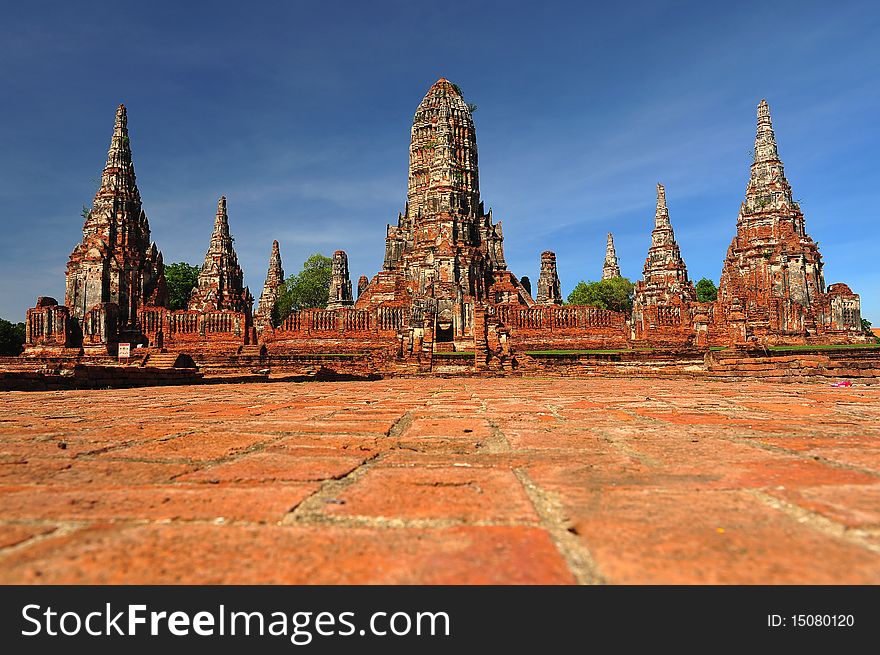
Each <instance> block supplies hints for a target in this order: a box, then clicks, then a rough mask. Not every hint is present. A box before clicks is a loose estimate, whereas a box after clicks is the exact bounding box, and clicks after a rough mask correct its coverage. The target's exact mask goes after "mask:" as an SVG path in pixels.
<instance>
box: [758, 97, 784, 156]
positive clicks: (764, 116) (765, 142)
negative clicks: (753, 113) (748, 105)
mask: <svg viewBox="0 0 880 655" xmlns="http://www.w3.org/2000/svg"><path fill="white" fill-rule="evenodd" d="M778 159H779V152H778V150H777V148H776V135H775V134H774V133H773V122H772V121H771V120H770V106H769V105H768V104H767V101H766V100H761V102H760V103H758V130H757V133H756V134H755V163H758V162H766V161H777V160H778Z"/></svg>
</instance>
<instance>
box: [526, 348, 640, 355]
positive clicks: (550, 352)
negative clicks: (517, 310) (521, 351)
mask: <svg viewBox="0 0 880 655" xmlns="http://www.w3.org/2000/svg"><path fill="white" fill-rule="evenodd" d="M628 352H633V351H631V350H625V349H622V350H527V351H526V355H616V354H617V353H628Z"/></svg>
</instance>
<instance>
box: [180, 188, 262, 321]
mask: <svg viewBox="0 0 880 655" xmlns="http://www.w3.org/2000/svg"><path fill="white" fill-rule="evenodd" d="M233 241H234V240H233V238H232V235H231V234H230V233H229V216H228V215H227V213H226V196H220V200H218V201H217V215H216V217H215V218H214V230H213V232H212V233H211V244H210V245H209V246H208V252H207V253H205V263H204V264H203V265H202V270H201V271H200V272H199V281H198V284H197V285H196V288H195V289H193V292H192V296H191V297H190V300H189V309H190V311H199V312H206V311H231V312H245V313H250V311H251V307H252V305H253V297H252V296H251V293H250V290H249V289H248V288H247V287H245V286H244V273H242V270H241V266H239V265H238V256H237V255H236V254H235V248H233Z"/></svg>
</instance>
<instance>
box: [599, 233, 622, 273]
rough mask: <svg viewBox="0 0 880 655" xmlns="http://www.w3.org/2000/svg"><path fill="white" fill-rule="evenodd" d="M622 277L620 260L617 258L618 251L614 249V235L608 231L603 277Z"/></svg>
mask: <svg viewBox="0 0 880 655" xmlns="http://www.w3.org/2000/svg"><path fill="white" fill-rule="evenodd" d="M616 277H620V261H619V260H618V259H617V251H615V250H614V236H613V235H612V234H611V232H609V233H608V243H606V244H605V263H604V264H602V279H603V280H613V279H614V278H616Z"/></svg>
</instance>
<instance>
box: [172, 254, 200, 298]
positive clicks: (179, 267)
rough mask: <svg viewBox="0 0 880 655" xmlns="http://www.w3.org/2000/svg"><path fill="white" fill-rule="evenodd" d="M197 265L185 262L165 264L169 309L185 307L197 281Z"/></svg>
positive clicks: (198, 269)
mask: <svg viewBox="0 0 880 655" xmlns="http://www.w3.org/2000/svg"><path fill="white" fill-rule="evenodd" d="M200 270H201V269H200V268H199V267H198V266H191V265H190V264H187V263H186V262H174V263H173V264H165V281H166V282H167V283H168V306H169V308H170V309H186V306H187V303H189V297H190V296H191V295H192V290H193V289H194V288H195V286H196V284H198V281H199V271H200Z"/></svg>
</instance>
